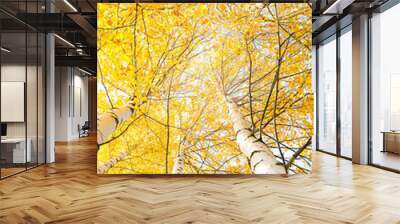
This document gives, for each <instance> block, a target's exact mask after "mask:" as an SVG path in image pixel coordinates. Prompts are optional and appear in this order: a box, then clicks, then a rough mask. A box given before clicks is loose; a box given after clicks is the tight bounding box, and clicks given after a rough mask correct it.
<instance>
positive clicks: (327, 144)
mask: <svg viewBox="0 0 400 224" xmlns="http://www.w3.org/2000/svg"><path fill="white" fill-rule="evenodd" d="M335 38H336V37H335V36H334V37H332V38H330V40H328V41H327V42H326V43H323V44H322V45H320V46H319V48H318V101H319V102H318V147H319V149H320V150H323V151H326V152H330V153H336V39H335Z"/></svg>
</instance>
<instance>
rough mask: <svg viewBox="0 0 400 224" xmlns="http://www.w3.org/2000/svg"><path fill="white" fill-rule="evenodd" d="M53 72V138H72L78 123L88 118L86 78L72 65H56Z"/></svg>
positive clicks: (76, 136) (60, 139) (76, 135)
mask: <svg viewBox="0 0 400 224" xmlns="http://www.w3.org/2000/svg"><path fill="white" fill-rule="evenodd" d="M55 73H56V83H55V85H56V91H55V125H56V133H55V140H56V141H70V140H74V139H77V138H79V132H78V125H81V126H82V125H83V124H84V123H85V121H87V120H88V78H87V77H86V76H84V74H83V73H82V72H80V71H79V70H78V69H76V68H72V67H56V72H55Z"/></svg>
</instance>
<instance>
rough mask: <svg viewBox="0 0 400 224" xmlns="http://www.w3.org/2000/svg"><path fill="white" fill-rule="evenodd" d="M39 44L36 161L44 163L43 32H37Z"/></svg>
mask: <svg viewBox="0 0 400 224" xmlns="http://www.w3.org/2000/svg"><path fill="white" fill-rule="evenodd" d="M38 38H39V45H38V52H39V54H38V57H39V63H38V163H39V164H43V163H45V161H46V160H45V158H46V149H45V118H46V117H45V114H46V112H45V110H46V108H45V99H46V98H45V88H46V84H45V81H46V79H45V65H46V63H45V60H46V52H45V44H46V37H45V35H44V34H42V33H39V35H38Z"/></svg>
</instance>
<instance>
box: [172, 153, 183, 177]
mask: <svg viewBox="0 0 400 224" xmlns="http://www.w3.org/2000/svg"><path fill="white" fill-rule="evenodd" d="M172 173H173V174H184V173H185V156H184V155H183V153H182V152H178V154H177V155H176V158H175V162H174V167H173V168H172Z"/></svg>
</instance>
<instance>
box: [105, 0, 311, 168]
mask: <svg viewBox="0 0 400 224" xmlns="http://www.w3.org/2000/svg"><path fill="white" fill-rule="evenodd" d="M97 78H98V116H99V121H98V122H103V123H101V124H104V125H100V126H101V127H102V128H103V127H107V126H110V123H109V122H110V120H113V119H114V124H113V125H111V126H112V127H113V128H112V129H110V130H111V131H112V133H111V134H110V135H108V134H104V133H106V132H105V131H103V132H102V130H99V133H100V134H103V135H104V136H102V140H101V141H99V142H98V143H99V150H98V167H100V169H98V170H99V172H102V173H109V174H115V173H129V174H169V173H177V172H178V171H177V170H179V173H185V174H227V173H233V174H235V173H244V174H246V173H248V174H249V173H259V171H258V172H256V166H258V165H260V163H265V162H266V161H267V160H266V159H265V158H267V157H268V156H269V157H272V159H271V160H268V161H269V162H268V163H275V164H271V165H273V166H281V167H282V170H283V171H284V172H285V173H288V174H291V173H308V172H310V170H311V149H310V146H311V136H312V134H313V133H312V132H313V129H312V122H313V113H312V112H313V94H312V87H311V9H310V7H309V5H308V4H288V3H285V4H283V3H282V4H269V3H265V4H264V3H246V4H239V3H237V4H233V3H224V4H222V3H218V4H215V3H213V4H211V3H209V4H205V3H201V4H200V3H197V4H189V3H181V4H155V3H141V4H140V3H139V4H133V3H118V4H117V3H101V4H98V77H97ZM126 108H127V109H126ZM124 109H126V111H128V112H129V113H124V114H125V115H123V113H122V112H121V111H122V110H124ZM233 110H235V111H233ZM111 118H112V119H111ZM106 121H107V122H106ZM235 122H236V124H235ZM239 123H240V124H239ZM238 127H241V128H238ZM242 128H243V129H246V136H245V137H246V138H247V137H249V138H250V137H251V139H250V140H251V142H250V145H249V144H247V143H246V144H247V145H244V146H245V147H243V144H242V143H244V142H238V141H242V140H241V139H240V137H239V133H240V132H241V131H242V130H240V129H242ZM252 139H254V140H252ZM247 140H248V139H247ZM253 143H254V146H253V145H252V144H253ZM247 146H248V147H247ZM246 147H247V148H248V149H244V148H246ZM259 152H262V153H267V154H266V155H265V156H258V155H257V156H256V154H257V153H259ZM253 157H254V158H255V157H259V159H256V160H255V159H254V158H253ZM179 161H181V162H179ZM271 161H272V162H271ZM267 165H268V164H267ZM261 172H263V171H261ZM265 173H269V171H268V170H265Z"/></svg>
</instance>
